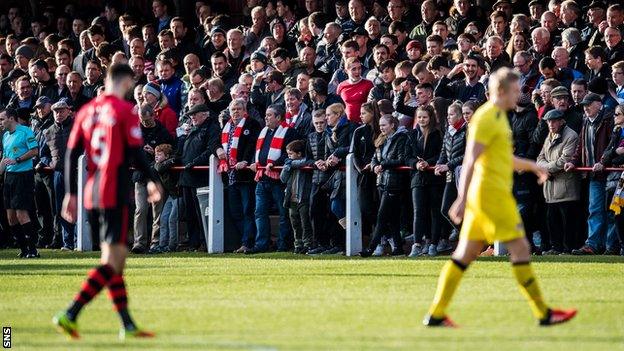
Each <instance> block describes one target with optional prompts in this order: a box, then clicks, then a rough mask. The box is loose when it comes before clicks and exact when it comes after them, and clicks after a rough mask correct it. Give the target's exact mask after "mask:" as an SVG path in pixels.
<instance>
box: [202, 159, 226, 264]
mask: <svg viewBox="0 0 624 351" xmlns="http://www.w3.org/2000/svg"><path fill="white" fill-rule="evenodd" d="M218 168H219V160H217V158H216V157H215V156H214V155H212V156H210V172H209V174H210V175H209V177H210V179H209V188H210V192H209V193H208V208H207V209H206V210H207V211H208V233H206V244H207V245H208V253H209V254H213V253H222V252H223V242H224V240H223V196H224V193H223V180H222V179H221V175H220V174H219V172H218Z"/></svg>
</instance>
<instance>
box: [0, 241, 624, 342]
mask: <svg viewBox="0 0 624 351" xmlns="http://www.w3.org/2000/svg"><path fill="white" fill-rule="evenodd" d="M15 254H16V251H15V250H10V251H9V250H4V251H0V325H2V326H11V327H12V336H13V337H12V342H13V348H15V349H45V350H89V349H98V350H109V349H113V348H118V347H119V348H121V347H124V348H125V349H144V350H162V349H164V350H169V349H183V350H213V349H216V350H292V349H297V350H395V349H396V350H398V349H405V350H416V349H420V348H422V347H427V349H430V350H441V349H444V350H473V349H474V350H522V349H524V350H564V349H573V350H624V339H623V335H624V334H622V330H624V314H623V312H624V294H623V293H622V292H623V291H624V279H623V277H622V276H623V273H624V265H623V264H622V263H624V259H622V258H620V257H613V256H612V257H582V258H577V257H570V256H567V257H538V258H536V259H535V261H536V263H535V265H534V268H535V271H536V273H537V275H538V277H539V279H540V283H541V285H542V288H543V291H544V294H545V296H546V299H547V301H548V302H550V303H552V304H553V305H555V306H561V307H576V308H578V309H579V310H580V312H579V315H578V316H577V318H576V319H575V320H573V321H572V322H571V323H570V324H567V325H562V326H556V327H549V328H539V327H537V326H536V322H535V320H533V318H532V316H531V313H530V311H529V308H528V306H527V304H526V302H525V301H524V299H523V298H522V296H521V295H520V292H519V291H518V288H517V287H516V285H515V281H514V279H513V278H512V273H511V269H510V267H509V264H508V263H507V262H504V259H503V258H485V259H483V258H482V259H479V261H478V262H477V263H476V264H474V265H472V266H471V267H470V268H469V269H468V271H467V274H466V275H464V279H463V281H462V284H461V286H460V288H459V290H458V293H457V295H456V298H455V300H454V301H453V303H452V304H451V307H450V310H449V313H450V316H452V318H453V319H454V320H455V321H456V322H457V323H458V324H459V325H460V326H461V328H460V329H457V330H440V329H425V328H424V327H423V326H422V325H421V320H422V317H423V315H424V314H425V312H426V310H427V307H428V305H429V302H430V301H431V299H432V297H433V294H434V291H435V285H436V281H437V276H438V273H439V272H440V269H441V267H442V265H443V263H444V262H445V260H446V258H444V257H441V258H436V259H417V260H410V259H391V258H387V259H366V260H362V259H359V258H353V259H349V258H344V257H331V258H326V257H319V258H309V257H305V256H295V255H291V254H267V255H258V256H253V257H250V256H234V255H217V256H210V257H205V256H204V255H202V254H199V253H178V254H166V255H156V256H136V255H133V256H131V257H130V259H129V260H128V264H127V269H126V273H125V274H126V285H127V286H128V292H129V300H130V310H131V312H133V314H134V317H135V319H136V320H137V322H138V324H139V325H140V326H143V327H145V328H146V329H148V330H153V331H155V332H156V333H157V338H156V339H153V340H129V341H126V342H125V345H123V343H122V342H120V341H118V339H117V332H118V328H119V321H118V318H117V315H116V314H115V312H113V311H112V307H111V304H110V302H109V300H108V298H107V297H106V296H105V295H106V292H104V293H103V294H102V293H101V294H100V295H99V296H98V297H97V298H96V299H95V300H94V302H93V303H92V304H90V305H89V306H87V307H86V308H85V309H84V310H83V313H82V314H81V316H80V318H79V320H78V321H79V326H80V332H81V336H82V339H81V340H80V341H77V342H70V341H67V340H66V339H65V337H63V336H61V335H59V334H57V333H56V331H55V330H54V328H53V326H52V324H51V322H50V321H51V318H52V316H53V315H54V313H56V312H57V311H59V310H61V309H63V308H65V307H66V306H67V304H68V303H69V301H70V299H71V298H72V297H73V295H74V294H75V293H76V291H77V289H78V288H79V287H80V284H81V283H82V281H83V279H84V277H85V274H86V272H87V271H88V270H89V269H90V268H92V267H93V266H94V265H96V264H97V262H98V259H97V257H98V255H97V253H88V254H85V253H72V252H69V253H66V252H59V251H49V250H43V251H42V257H43V258H41V259H36V260H17V259H14V257H15Z"/></svg>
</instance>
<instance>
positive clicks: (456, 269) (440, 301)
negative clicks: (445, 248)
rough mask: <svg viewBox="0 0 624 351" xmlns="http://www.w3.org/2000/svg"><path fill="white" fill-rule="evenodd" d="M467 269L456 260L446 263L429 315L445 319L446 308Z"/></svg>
mask: <svg viewBox="0 0 624 351" xmlns="http://www.w3.org/2000/svg"><path fill="white" fill-rule="evenodd" d="M466 268H467V267H466V266H465V265H464V264H462V263H461V262H459V261H456V260H450V261H448V262H446V264H445V265H444V267H443V268H442V272H441V273H440V279H439V280H438V289H437V291H436V294H435V297H434V298H433V303H432V304H431V307H430V308H429V314H430V315H431V316H432V317H433V318H443V317H444V316H445V315H446V312H445V311H446V307H447V306H448V304H449V303H450V302H451V298H452V297H453V294H454V293H455V290H456V289H457V286H459V281H460V280H461V277H462V275H464V271H465V270H466Z"/></svg>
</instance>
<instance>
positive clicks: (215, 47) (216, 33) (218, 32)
mask: <svg viewBox="0 0 624 351" xmlns="http://www.w3.org/2000/svg"><path fill="white" fill-rule="evenodd" d="M225 34H226V33H225V30H224V29H223V28H221V27H220V26H215V27H213V28H212V30H211V31H210V33H208V35H206V38H205V39H204V42H203V45H202V49H203V50H202V52H204V53H205V56H204V60H203V61H210V58H211V57H212V55H213V54H214V53H216V52H223V50H225V48H227V43H226V40H225Z"/></svg>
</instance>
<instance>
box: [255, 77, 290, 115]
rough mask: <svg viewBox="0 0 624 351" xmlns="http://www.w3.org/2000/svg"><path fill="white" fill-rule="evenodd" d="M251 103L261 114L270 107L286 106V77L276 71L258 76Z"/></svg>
mask: <svg viewBox="0 0 624 351" xmlns="http://www.w3.org/2000/svg"><path fill="white" fill-rule="evenodd" d="M250 101H251V103H252V104H254V105H255V106H256V107H257V109H258V111H260V112H261V113H262V111H266V109H267V107H268V106H270V105H284V75H283V74H282V73H281V72H279V71H276V70H275V71H271V72H269V73H268V74H267V75H266V76H265V75H264V74H262V73H260V74H258V75H256V77H255V78H254V80H253V85H252V88H251V96H250Z"/></svg>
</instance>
